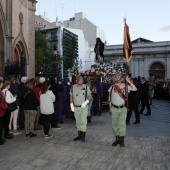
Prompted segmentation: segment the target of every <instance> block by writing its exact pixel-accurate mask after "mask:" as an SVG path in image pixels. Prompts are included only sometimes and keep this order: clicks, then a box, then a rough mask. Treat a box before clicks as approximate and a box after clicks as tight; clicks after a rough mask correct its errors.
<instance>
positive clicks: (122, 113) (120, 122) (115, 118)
mask: <svg viewBox="0 0 170 170" xmlns="http://www.w3.org/2000/svg"><path fill="white" fill-rule="evenodd" d="M126 117H127V108H126V107H123V108H115V107H112V128H113V133H114V135H115V136H125V134H126Z"/></svg>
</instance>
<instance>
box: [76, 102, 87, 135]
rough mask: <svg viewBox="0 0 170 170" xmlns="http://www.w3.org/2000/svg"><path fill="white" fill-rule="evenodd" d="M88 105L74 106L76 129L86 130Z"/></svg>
mask: <svg viewBox="0 0 170 170" xmlns="http://www.w3.org/2000/svg"><path fill="white" fill-rule="evenodd" d="M87 113H88V105H87V106H86V107H85V108H81V107H74V116H75V119H76V127H77V131H82V132H86V129H87Z"/></svg>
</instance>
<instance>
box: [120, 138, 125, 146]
mask: <svg viewBox="0 0 170 170" xmlns="http://www.w3.org/2000/svg"><path fill="white" fill-rule="evenodd" d="M120 147H125V144H124V136H120Z"/></svg>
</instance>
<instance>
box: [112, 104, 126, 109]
mask: <svg viewBox="0 0 170 170" xmlns="http://www.w3.org/2000/svg"><path fill="white" fill-rule="evenodd" d="M112 106H113V107H115V108H117V109H120V108H123V107H125V106H124V105H122V106H116V105H114V104H112Z"/></svg>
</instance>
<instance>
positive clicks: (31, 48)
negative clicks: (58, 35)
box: [27, 0, 36, 78]
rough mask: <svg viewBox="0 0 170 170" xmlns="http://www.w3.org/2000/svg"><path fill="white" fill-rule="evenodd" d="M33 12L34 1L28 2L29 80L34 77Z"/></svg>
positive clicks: (34, 9) (29, 0) (34, 8)
mask: <svg viewBox="0 0 170 170" xmlns="http://www.w3.org/2000/svg"><path fill="white" fill-rule="evenodd" d="M35 11H36V1H35V0H28V23H29V24H28V27H29V28H28V37H29V39H28V51H29V56H28V60H29V61H27V63H28V64H29V65H28V67H27V76H28V77H29V78H33V77H35Z"/></svg>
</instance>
